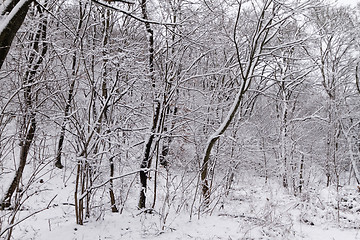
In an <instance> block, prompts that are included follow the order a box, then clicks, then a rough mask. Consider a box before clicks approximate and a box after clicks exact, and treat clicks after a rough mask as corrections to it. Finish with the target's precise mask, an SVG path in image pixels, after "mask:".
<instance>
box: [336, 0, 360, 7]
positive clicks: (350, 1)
mask: <svg viewBox="0 0 360 240" xmlns="http://www.w3.org/2000/svg"><path fill="white" fill-rule="evenodd" d="M337 2H338V3H339V4H341V5H352V6H355V5H356V4H357V3H359V2H360V0H337Z"/></svg>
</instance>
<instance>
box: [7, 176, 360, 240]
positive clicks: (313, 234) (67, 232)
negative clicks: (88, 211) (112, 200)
mask: <svg viewBox="0 0 360 240" xmlns="http://www.w3.org/2000/svg"><path fill="white" fill-rule="evenodd" d="M63 179H64V176H61V175H59V176H55V177H54V176H52V177H51V179H50V180H49V181H45V182H42V183H39V182H36V183H34V184H33V185H38V186H37V187H38V189H39V192H38V193H37V194H35V195H33V196H31V198H29V200H28V202H27V203H26V204H25V205H24V206H26V207H24V210H23V211H21V212H20V214H19V216H18V218H17V219H21V218H23V217H26V216H27V215H29V214H31V213H32V212H34V211H35V210H37V209H42V208H44V207H46V205H47V204H48V203H49V202H50V200H51V199H52V198H53V197H55V196H56V198H55V199H54V200H53V202H51V204H50V208H49V209H47V210H44V211H42V212H40V213H38V214H36V215H34V216H32V217H30V218H29V219H27V220H25V221H24V222H22V223H20V224H19V225H17V226H16V227H15V228H14V232H13V239H16V240H18V239H19V240H20V239H21V240H30V239H36V240H49V239H51V240H116V239H164V240H170V239H199V240H200V239H227V240H229V239H247V240H250V239H253V240H258V239H259V240H260V239H264V240H265V239H309V240H310V239H313V240H334V239H335V240H352V239H360V233H359V229H360V194H359V193H358V192H357V189H356V186H347V187H343V188H341V189H340V190H339V192H337V191H336V190H335V189H334V188H323V189H321V190H315V189H312V190H311V189H308V190H307V191H306V192H304V193H303V194H302V195H301V196H297V197H295V196H293V195H290V194H288V193H287V192H286V191H285V190H284V189H283V188H282V187H281V186H280V185H279V184H277V183H276V181H270V182H269V183H267V184H265V183H264V181H263V179H260V178H258V177H246V178H242V179H240V180H236V181H235V182H234V184H233V188H232V190H231V191H230V193H229V195H228V196H226V197H225V196H220V197H219V198H218V199H219V201H218V202H217V204H216V206H215V207H214V208H213V209H211V211H208V212H207V213H203V212H201V213H200V214H199V212H198V211H197V210H196V209H195V210H194V211H193V216H192V217H191V218H190V212H189V211H187V210H182V211H179V212H178V213H176V211H175V210H174V209H175V207H174V209H172V210H170V211H168V212H169V215H168V217H167V218H166V220H165V221H164V218H163V216H162V215H161V214H160V213H161V212H162V207H163V205H162V203H161V201H162V200H161V197H159V203H158V207H155V211H154V212H153V213H151V214H149V213H144V212H141V211H140V210H138V209H136V201H137V194H135V191H134V194H131V195H130V197H129V199H128V201H127V202H126V205H125V208H124V211H123V212H122V213H121V214H120V213H111V211H110V210H109V209H108V207H104V206H94V209H95V210H94V211H93V213H92V217H91V218H90V219H88V220H87V221H86V222H85V224H84V225H82V226H80V225H77V224H76V223H75V212H74V206H73V205H72V203H73V202H72V201H73V200H72V198H73V196H72V195H73V186H72V185H71V184H68V185H67V186H66V187H65V185H64V184H63ZM68 183H70V181H68ZM40 190H41V191H40ZM189 198H190V197H189ZM64 203H67V204H64ZM174 206H175V204H174ZM337 206H339V207H340V209H339V211H337ZM184 209H185V208H184ZM4 214H6V211H2V212H1V215H2V216H4ZM338 214H339V215H338ZM338 217H339V218H338ZM2 219H3V221H4V219H5V220H6V217H2ZM5 226H6V222H5V221H4V222H3V223H2V227H5Z"/></svg>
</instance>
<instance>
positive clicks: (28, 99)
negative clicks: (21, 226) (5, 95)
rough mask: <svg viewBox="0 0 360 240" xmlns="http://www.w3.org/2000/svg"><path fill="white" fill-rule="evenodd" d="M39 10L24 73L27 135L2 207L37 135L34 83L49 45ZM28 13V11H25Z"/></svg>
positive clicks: (9, 200) (15, 182)
mask: <svg viewBox="0 0 360 240" xmlns="http://www.w3.org/2000/svg"><path fill="white" fill-rule="evenodd" d="M37 12H38V13H39V17H40V23H39V25H38V27H37V30H36V32H35V33H33V34H31V35H30V39H29V40H30V42H31V49H32V50H33V51H31V52H30V54H29V57H28V68H27V69H28V70H27V71H26V73H25V75H24V80H23V81H24V82H23V84H24V85H25V86H26V87H25V89H24V102H25V107H26V109H25V111H26V112H25V115H24V120H23V122H24V126H23V127H24V128H25V137H24V140H23V142H21V149H20V161H19V167H18V169H17V171H16V174H15V177H14V179H13V181H12V182H11V184H10V187H9V189H8V190H7V192H6V194H5V196H4V198H3V200H2V203H1V208H2V209H4V208H5V207H8V206H10V204H11V197H12V195H13V194H14V192H15V190H16V189H17V188H18V186H19V183H20V180H21V178H22V174H23V171H24V168H25V165H26V160H27V156H28V153H29V149H30V146H31V143H32V141H33V139H34V136H35V131H36V119H35V111H34V109H33V105H34V104H33V98H34V96H33V93H32V90H33V83H34V80H35V76H36V73H37V70H38V68H39V67H40V65H41V63H42V62H43V60H44V57H45V55H46V52H47V49H48V46H47V44H46V42H45V40H46V32H47V19H46V16H45V15H44V14H43V10H42V9H40V8H37ZM25 15H26V13H25Z"/></svg>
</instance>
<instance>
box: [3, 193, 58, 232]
mask: <svg viewBox="0 0 360 240" xmlns="http://www.w3.org/2000/svg"><path fill="white" fill-rule="evenodd" d="M56 197H57V194H56V195H55V196H54V197H53V198H52V199H51V200H50V202H49V203H48V205H47V206H46V208H43V209H40V210H37V211H35V212H33V213H31V214H29V215H28V216H26V217H24V218H22V219H21V220H19V221H17V222H16V223H13V224H10V225H9V226H7V227H6V228H5V229H4V230H3V231H2V232H1V233H0V236H2V235H4V233H5V232H7V231H8V230H9V229H11V228H13V227H15V226H16V225H18V224H20V223H22V222H23V221H25V220H26V219H28V218H30V217H32V216H34V215H36V214H38V213H40V212H42V211H45V210H47V209H49V208H50V205H51V203H52V202H53V201H54V199H55V198H56Z"/></svg>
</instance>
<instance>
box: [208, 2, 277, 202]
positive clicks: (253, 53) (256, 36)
mask: <svg viewBox="0 0 360 240" xmlns="http://www.w3.org/2000/svg"><path fill="white" fill-rule="evenodd" d="M271 3H272V1H268V2H266V3H265V5H264V6H263V8H262V10H261V13H260V15H259V19H258V20H257V25H256V29H255V30H254V33H253V35H252V38H251V42H250V44H249V46H250V49H249V56H248V58H247V60H246V65H245V67H243V60H242V59H241V56H240V52H239V47H238V44H237V42H236V31H237V27H238V23H239V19H240V13H241V4H239V9H238V13H237V18H236V22H235V27H234V31H233V40H234V44H235V49H236V54H237V60H238V64H239V68H240V72H241V78H242V79H241V80H242V83H241V85H240V88H239V90H238V92H237V94H236V97H235V99H234V101H233V103H232V106H231V108H230V109H229V111H228V113H227V116H226V118H225V119H224V121H223V122H222V124H221V125H220V126H219V128H218V129H217V130H216V131H215V132H214V133H213V134H212V135H211V136H210V137H209V138H208V140H207V143H206V147H205V152H204V157H203V159H202V167H201V182H202V195H203V198H204V206H205V207H207V206H208V205H209V204H210V192H211V191H210V185H209V180H208V165H209V159H210V155H211V150H212V148H213V146H214V144H215V143H216V141H217V140H218V139H219V138H220V136H221V135H222V134H223V133H224V132H225V131H226V129H227V128H228V127H229V125H230V123H231V121H232V120H233V118H234V116H235V114H236V112H237V110H238V108H239V106H240V103H241V101H242V99H243V97H244V95H245V93H246V91H247V90H248V88H249V87H250V84H251V81H252V78H253V72H254V70H255V67H256V66H257V65H258V62H259V57H260V56H259V55H260V53H262V51H263V48H264V46H265V44H266V43H267V42H268V41H269V39H268V35H269V30H270V28H271V23H272V20H273V18H274V14H275V12H274V11H273V12H272V13H271V14H272V15H271V16H270V18H269V19H268V20H265V15H266V12H267V11H269V10H270V9H271ZM272 10H273V9H272ZM270 11H271V10H270Z"/></svg>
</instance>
